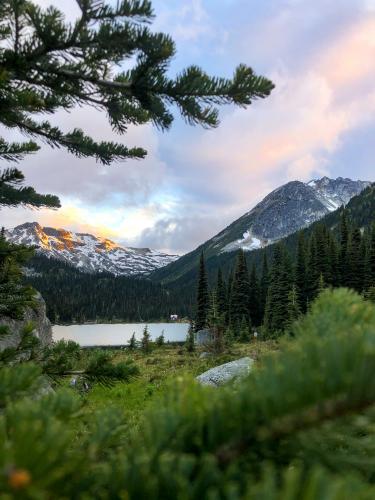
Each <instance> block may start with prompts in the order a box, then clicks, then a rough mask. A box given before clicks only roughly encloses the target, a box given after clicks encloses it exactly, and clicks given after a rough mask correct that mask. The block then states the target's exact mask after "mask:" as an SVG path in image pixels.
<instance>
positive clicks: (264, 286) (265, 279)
mask: <svg viewBox="0 0 375 500" xmlns="http://www.w3.org/2000/svg"><path fill="white" fill-rule="evenodd" d="M269 274H270V272H269V267H268V258H267V253H266V252H264V254H263V264H262V276H261V279H260V304H259V309H260V311H259V313H260V318H261V321H263V319H264V313H265V310H266V302H267V293H268V286H269V280H270V276H269Z"/></svg>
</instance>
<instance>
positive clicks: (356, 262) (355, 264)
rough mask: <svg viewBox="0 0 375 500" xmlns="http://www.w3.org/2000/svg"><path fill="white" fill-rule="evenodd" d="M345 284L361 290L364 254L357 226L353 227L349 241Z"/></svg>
mask: <svg viewBox="0 0 375 500" xmlns="http://www.w3.org/2000/svg"><path fill="white" fill-rule="evenodd" d="M345 280H346V285H347V286H349V287H350V288H352V289H353V290H355V291H356V292H359V293H360V292H362V290H363V281H364V256H363V252H362V235H361V230H360V229H359V228H357V227H356V228H354V229H353V231H352V233H351V236H350V241H349V249H348V263H347V272H346V278H345Z"/></svg>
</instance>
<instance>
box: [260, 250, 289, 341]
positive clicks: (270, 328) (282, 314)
mask: <svg viewBox="0 0 375 500" xmlns="http://www.w3.org/2000/svg"><path fill="white" fill-rule="evenodd" d="M292 286H293V274H292V267H291V263H290V258H289V254H288V252H287V250H286V248H285V247H284V245H283V244H282V243H279V244H277V245H276V246H275V249H274V256H273V262H272V268H271V275H270V286H269V288H268V296H267V304H266V312H265V317H264V327H265V330H266V332H267V334H268V335H271V336H274V335H277V334H278V333H279V332H282V331H283V330H284V329H285V327H286V325H287V321H288V304H289V292H290V291H291V289H292Z"/></svg>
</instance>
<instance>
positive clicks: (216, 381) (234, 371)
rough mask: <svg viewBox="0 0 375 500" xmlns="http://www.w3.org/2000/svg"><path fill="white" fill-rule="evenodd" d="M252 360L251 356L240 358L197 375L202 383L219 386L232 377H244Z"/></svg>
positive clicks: (249, 368)
mask: <svg viewBox="0 0 375 500" xmlns="http://www.w3.org/2000/svg"><path fill="white" fill-rule="evenodd" d="M253 363H254V360H253V359H251V358H240V359H236V360H235V361H231V362H230V363H225V364H224V365H220V366H215V368H211V370H208V371H206V372H204V373H202V374H201V375H199V376H198V377H197V381H198V382H199V383H200V384H202V385H208V386H212V387H219V386H220V385H223V384H226V383H227V382H230V381H231V380H233V379H239V378H243V377H246V375H248V373H249V372H250V370H251V367H252V365H253Z"/></svg>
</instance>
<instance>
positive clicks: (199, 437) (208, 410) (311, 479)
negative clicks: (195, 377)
mask: <svg viewBox="0 0 375 500" xmlns="http://www.w3.org/2000/svg"><path fill="white" fill-rule="evenodd" d="M281 344H282V345H281V349H280V351H279V352H277V353H272V354H270V355H268V356H266V357H264V358H262V362H261V364H260V365H259V366H258V367H257V368H256V369H255V370H254V371H253V372H252V373H251V374H250V376H249V377H248V378H247V379H246V380H244V381H243V383H241V384H240V385H238V386H236V387H233V386H230V387H226V388H222V389H220V390H218V389H210V388H203V387H200V386H198V385H197V384H196V383H195V382H193V381H187V380H184V379H180V380H177V381H176V382H175V384H173V386H171V388H170V390H169V391H168V393H167V394H166V396H165V399H164V400H162V401H158V404H157V405H155V406H154V407H152V408H151V409H149V410H148V411H147V413H146V415H145V418H144V421H143V422H142V425H141V426H140V427H139V429H138V430H137V431H134V432H130V433H129V432H128V429H127V423H126V422H125V421H124V417H123V415H122V414H121V412H118V411H115V410H113V409H110V408H108V409H106V410H105V411H100V412H96V413H95V415H94V416H93V417H92V418H91V419H90V420H89V422H84V420H85V418H86V417H85V415H84V413H83V411H82V404H83V402H82V398H79V397H78V396H77V395H76V394H74V393H73V391H71V390H67V389H59V390H57V391H56V392H54V393H50V394H47V395H42V394H43V393H40V392H39V390H40V387H41V385H42V383H43V377H42V376H41V374H42V369H41V368H40V367H38V366H36V365H33V364H32V363H31V362H27V363H21V364H18V365H16V366H4V367H3V368H1V369H0V408H1V410H0V411H1V414H0V491H2V492H3V498H72V499H74V498H115V499H117V498H118V499H124V498H134V499H137V500H138V499H159V498H160V499H163V500H166V499H176V498H178V499H210V500H211V499H240V498H243V499H254V500H255V499H256V500H281V499H288V500H297V499H298V500H300V499H303V500H304V499H306V500H307V499H309V500H310V499H317V500H318V499H319V500H320V499H325V500H342V499H344V500H345V499H350V500H351V499H353V498H355V499H370V498H371V499H372V498H374V496H375V486H374V480H375V475H374V471H375V467H374V461H375V439H374V430H375V404H374V403H375V378H374V377H373V374H374V373H375V307H374V305H373V304H372V303H370V302H367V301H365V300H363V299H362V298H361V297H360V296H359V295H357V294H355V293H354V292H350V291H348V290H345V289H338V290H335V291H329V290H326V291H324V292H323V293H322V294H321V295H320V297H319V298H318V299H317V301H316V302H315V303H314V304H313V305H312V307H311V309H310V311H309V312H308V314H307V315H306V316H305V317H304V318H302V319H301V320H300V321H299V322H298V323H297V324H296V325H295V326H294V327H293V329H292V332H291V336H290V338H285V340H283V341H282V343H281ZM93 364H95V370H96V369H97V367H99V366H101V365H103V366H105V364H106V361H105V354H104V358H103V359H100V357H99V358H97V359H96V361H94V362H93ZM77 423H79V424H80V425H77ZM77 429H78V430H77Z"/></svg>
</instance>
